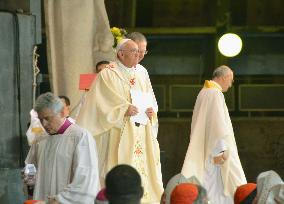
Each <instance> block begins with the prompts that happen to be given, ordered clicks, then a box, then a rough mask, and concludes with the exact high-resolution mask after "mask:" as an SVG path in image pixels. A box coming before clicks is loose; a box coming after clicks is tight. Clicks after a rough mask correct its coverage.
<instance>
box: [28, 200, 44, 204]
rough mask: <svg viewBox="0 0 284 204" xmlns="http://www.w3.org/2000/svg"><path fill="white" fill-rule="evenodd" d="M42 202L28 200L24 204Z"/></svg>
mask: <svg viewBox="0 0 284 204" xmlns="http://www.w3.org/2000/svg"><path fill="white" fill-rule="evenodd" d="M39 201H40V200H26V201H25V202H24V204H33V203H36V202H39Z"/></svg>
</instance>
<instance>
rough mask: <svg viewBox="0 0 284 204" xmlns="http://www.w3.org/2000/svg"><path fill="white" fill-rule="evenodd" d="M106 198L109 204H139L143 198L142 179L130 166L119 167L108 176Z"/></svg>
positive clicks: (113, 169)
mask: <svg viewBox="0 0 284 204" xmlns="http://www.w3.org/2000/svg"><path fill="white" fill-rule="evenodd" d="M105 184H106V197H107V199H108V201H109V204H139V203H140V202H141V198H142V196H143V187H142V185H141V177H140V175H139V173H138V172H137V170H136V169H134V168H133V167H131V166H129V165H117V166H115V167H114V168H112V169H111V170H110V171H109V172H108V173H107V175H106V180H105Z"/></svg>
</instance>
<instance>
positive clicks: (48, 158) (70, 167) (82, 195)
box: [25, 124, 100, 204]
mask: <svg viewBox="0 0 284 204" xmlns="http://www.w3.org/2000/svg"><path fill="white" fill-rule="evenodd" d="M25 162H26V163H33V164H35V166H36V168H37V177H36V185H35V189H34V199H36V200H44V201H47V200H48V196H51V197H55V198H56V199H57V200H58V201H59V203H62V204H73V203H76V204H93V203H94V199H95V196H96V194H97V192H98V191H99V188H100V184H99V172H98V158H97V152H96V143H95V140H94V139H93V137H92V136H91V134H90V133H89V132H88V131H86V130H85V129H82V128H80V127H79V126H77V125H76V124H71V125H70V126H69V127H68V128H67V129H66V130H65V132H64V133H63V134H57V135H50V136H48V137H46V138H44V139H43V140H41V141H39V142H38V143H36V144H33V145H32V146H31V148H30V151H29V154H28V156H27V158H26V161H25Z"/></svg>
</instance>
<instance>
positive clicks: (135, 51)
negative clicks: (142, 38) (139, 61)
mask: <svg viewBox="0 0 284 204" xmlns="http://www.w3.org/2000/svg"><path fill="white" fill-rule="evenodd" d="M120 51H124V52H130V53H131V54H138V53H139V50H136V49H133V50H120Z"/></svg>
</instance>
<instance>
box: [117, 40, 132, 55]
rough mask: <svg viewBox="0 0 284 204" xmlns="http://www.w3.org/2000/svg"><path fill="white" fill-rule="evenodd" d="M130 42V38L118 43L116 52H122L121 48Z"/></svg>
mask: <svg viewBox="0 0 284 204" xmlns="http://www.w3.org/2000/svg"><path fill="white" fill-rule="evenodd" d="M129 40H131V39H129V38H124V39H122V40H120V41H119V42H118V43H117V46H116V48H115V49H116V52H118V51H119V50H121V48H122V46H123V45H124V44H125V43H126V42H127V41H129Z"/></svg>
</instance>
